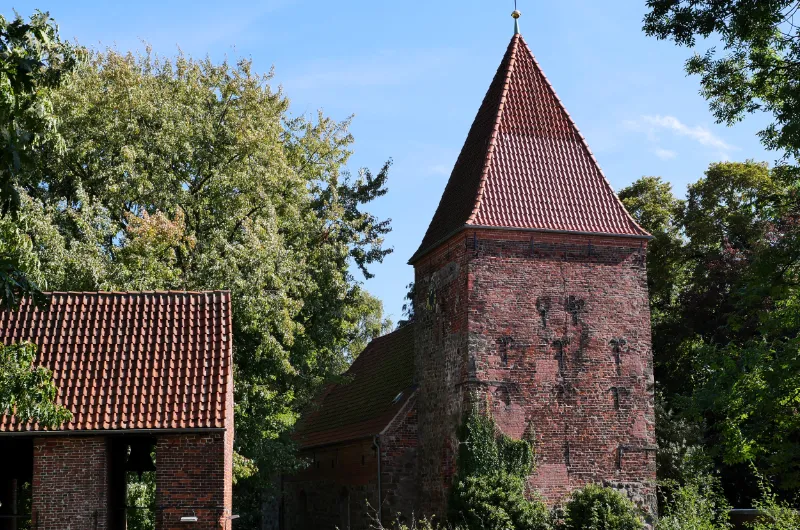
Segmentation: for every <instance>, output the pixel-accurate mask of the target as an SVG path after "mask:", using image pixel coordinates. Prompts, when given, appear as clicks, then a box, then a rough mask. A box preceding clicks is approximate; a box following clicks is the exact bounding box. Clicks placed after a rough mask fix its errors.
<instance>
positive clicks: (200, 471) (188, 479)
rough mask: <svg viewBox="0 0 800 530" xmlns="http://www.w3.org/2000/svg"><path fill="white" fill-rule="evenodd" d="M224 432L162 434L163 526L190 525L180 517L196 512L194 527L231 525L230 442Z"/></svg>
mask: <svg viewBox="0 0 800 530" xmlns="http://www.w3.org/2000/svg"><path fill="white" fill-rule="evenodd" d="M225 442H226V440H225V433H224V432H214V433H202V434H175V435H168V436H160V437H159V438H158V441H157V443H156V463H157V472H156V506H157V507H158V511H157V512H156V517H157V521H156V523H157V525H158V528H159V529H163V530H172V529H182V528H186V523H181V522H180V519H181V517H183V516H187V515H196V516H197V518H198V523H193V524H192V528H193V529H194V528H196V529H198V530H216V529H220V528H221V529H226V528H230V525H229V524H228V517H229V516H230V515H231V513H230V506H231V505H230V500H229V498H226V497H227V496H228V492H227V491H226V479H227V477H226V473H228V472H229V471H228V470H227V468H226V461H227V460H228V452H229V445H228V444H226V443H225Z"/></svg>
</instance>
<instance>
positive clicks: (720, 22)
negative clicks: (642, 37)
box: [644, 0, 800, 158]
mask: <svg viewBox="0 0 800 530" xmlns="http://www.w3.org/2000/svg"><path fill="white" fill-rule="evenodd" d="M647 6H648V8H649V12H648V13H647V15H646V16H645V20H644V30H645V32H646V33H647V34H648V35H651V36H655V37H657V38H659V39H672V40H673V41H674V42H675V43H676V44H678V45H680V46H687V47H694V46H695V45H696V44H697V39H698V37H699V38H706V37H712V38H713V39H719V40H720V41H721V44H722V47H723V50H724V51H723V53H722V54H719V53H718V52H717V49H716V48H711V49H709V50H708V51H707V52H706V53H704V54H702V55H700V54H697V55H695V56H694V57H692V58H691V59H690V60H689V61H688V62H687V63H686V69H687V71H688V72H689V73H690V74H697V75H699V76H700V80H701V86H702V93H703V95H704V96H705V97H706V98H707V99H708V100H709V101H710V105H711V109H712V111H713V112H714V115H715V116H716V117H717V119H718V120H719V121H720V122H722V123H727V124H733V123H736V122H738V121H739V120H741V119H742V118H743V117H744V116H745V115H746V114H748V113H752V112H766V113H768V114H770V115H772V117H773V118H774V121H773V123H772V124H770V125H769V126H768V127H767V128H766V129H764V130H763V131H762V132H761V133H760V136H761V139H762V141H763V142H764V145H766V146H767V147H768V148H770V149H779V150H784V151H785V152H786V154H787V155H789V156H791V157H794V158H796V157H797V156H798V154H800V92H798V90H797V85H798V82H800V25H799V24H798V23H797V22H798V21H797V20H796V19H795V16H796V15H797V12H798V8H800V5H798V3H797V2H796V1H795V0H769V1H752V0H647Z"/></svg>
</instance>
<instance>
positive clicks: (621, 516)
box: [564, 484, 644, 530]
mask: <svg viewBox="0 0 800 530" xmlns="http://www.w3.org/2000/svg"><path fill="white" fill-rule="evenodd" d="M564 519H565V528H566V530H640V529H643V528H644V522H643V521H642V518H641V517H640V515H639V510H638V509H637V508H636V506H634V504H633V503H632V502H631V501H630V500H628V499H627V498H626V497H625V496H623V495H622V494H621V493H619V492H618V491H615V490H613V489H610V488H602V487H600V486H597V485H594V484H590V485H589V486H586V487H585V488H583V489H580V490H576V491H574V492H573V493H572V496H571V497H570V499H569V501H568V502H567V505H566V509H565V516H564Z"/></svg>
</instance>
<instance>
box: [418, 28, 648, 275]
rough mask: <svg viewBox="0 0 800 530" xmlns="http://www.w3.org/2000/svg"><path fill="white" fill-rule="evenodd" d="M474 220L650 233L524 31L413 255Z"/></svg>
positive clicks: (530, 226)
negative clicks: (619, 192)
mask: <svg viewBox="0 0 800 530" xmlns="http://www.w3.org/2000/svg"><path fill="white" fill-rule="evenodd" d="M469 225H473V226H487V227H498V228H500V227H502V228H524V229H539V230H556V231H569V232H589V233H602V234H617V235H622V236H639V237H641V236H645V237H646V236H648V234H647V232H645V231H644V230H643V229H642V228H641V227H640V226H639V225H637V224H636V222H635V221H634V220H633V218H632V217H631V216H630V215H629V214H628V212H627V211H625V208H624V207H623V206H622V203H621V202H620V201H619V200H618V199H617V196H616V195H615V194H614V191H613V189H612V188H611V185H610V184H609V183H608V181H607V180H606V178H605V176H604V175H603V172H602V171H601V170H600V166H599V165H598V163H597V161H596V160H595V158H594V156H593V155H592V153H591V151H590V150H589V147H588V145H587V144H586V141H585V139H584V138H583V136H582V135H581V133H580V132H579V131H578V128H577V126H576V125H575V123H574V122H573V121H572V118H571V117H570V115H569V114H568V113H567V111H566V109H565V108H564V105H563V104H562V103H561V100H560V99H559V98H558V96H557V95H556V93H555V91H554V90H553V87H552V85H550V82H549V81H548V80H547V77H545V75H544V73H543V72H542V69H541V68H540V66H539V63H538V62H537V61H536V58H535V57H534V56H533V53H531V50H530V48H528V45H527V44H526V43H525V40H524V39H523V38H522V36H521V35H514V38H513V39H512V40H511V43H510V44H509V46H508V50H507V51H506V54H505V56H504V57H503V62H502V63H501V64H500V68H499V69H498V70H497V74H496V75H495V77H494V80H493V81H492V84H491V85H490V86H489V91H488V92H487V93H486V97H485V98H484V100H483V104H482V105H481V107H480V110H478V115H477V116H476V117H475V121H474V122H473V124H472V128H471V129H470V131H469V134H468V135H467V140H466V142H465V143H464V147H463V148H462V150H461V154H460V155H459V157H458V160H457V161H456V165H455V167H454V168H453V172H452V174H451V176H450V180H449V181H448V183H447V186H446V188H445V190H444V194H443V195H442V198H441V201H440V202H439V206H438V208H437V209H436V213H435V214H434V216H433V220H432V221H431V224H430V226H429V227H428V231H427V232H426V234H425V237H424V238H423V240H422V244H421V245H420V248H419V250H417V252H416V253H415V254H414V257H412V258H411V261H412V262H413V261H415V260H416V259H417V258H419V257H420V256H422V255H423V254H425V253H426V252H427V251H429V250H431V249H432V248H433V247H434V246H436V245H437V244H438V243H440V242H442V241H443V240H444V239H446V238H448V237H450V236H452V235H454V233H456V232H457V231H458V230H459V229H460V228H463V227H465V226H469Z"/></svg>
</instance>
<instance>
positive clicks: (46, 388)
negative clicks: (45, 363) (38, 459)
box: [0, 343, 72, 428]
mask: <svg viewBox="0 0 800 530" xmlns="http://www.w3.org/2000/svg"><path fill="white" fill-rule="evenodd" d="M35 358H36V346H34V345H33V344H29V343H23V344H11V345H8V346H6V345H3V344H2V343H0V415H5V414H8V415H14V417H15V419H16V420H17V422H19V423H23V424H24V423H26V422H28V421H35V422H37V423H38V424H39V425H41V426H43V427H49V428H55V427H58V426H59V425H61V424H62V423H64V422H65V421H68V420H70V419H71V418H72V414H70V412H69V411H68V410H67V409H66V408H64V407H62V406H61V405H58V404H57V403H56V390H57V389H56V386H55V384H54V383H53V374H52V372H51V371H50V370H48V369H47V368H44V367H42V366H38V367H35V368H32V367H33V362H34V359H35Z"/></svg>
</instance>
